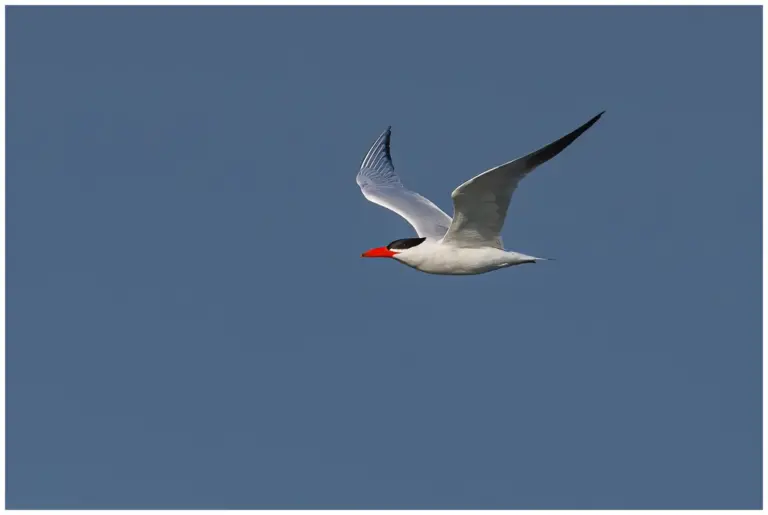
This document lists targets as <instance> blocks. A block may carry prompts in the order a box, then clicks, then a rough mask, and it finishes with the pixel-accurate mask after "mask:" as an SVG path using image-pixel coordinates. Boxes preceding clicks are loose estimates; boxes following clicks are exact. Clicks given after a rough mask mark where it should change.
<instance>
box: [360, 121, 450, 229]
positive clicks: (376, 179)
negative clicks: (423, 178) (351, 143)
mask: <svg viewBox="0 0 768 515" xmlns="http://www.w3.org/2000/svg"><path fill="white" fill-rule="evenodd" d="M391 129H392V128H391V127H389V128H387V130H386V131H384V133H382V135H381V136H379V137H378V139H377V140H376V141H375V142H374V144H373V146H372V147H371V149H370V150H369V151H368V153H367V154H366V155H365V158H364V159H363V163H362V164H361V165H360V171H359V172H358V174H357V184H358V185H359V186H360V190H361V191H362V192H363V195H364V196H365V198H367V199H368V200H370V201H371V202H373V203H375V204H378V205H380V206H382V207H386V208H387V209H389V210H391V211H394V212H395V213H397V214H398V215H400V216H402V217H403V218H405V219H406V220H407V221H408V223H409V224H411V225H412V226H413V228H414V229H416V234H418V235H419V237H422V238H430V239H439V238H442V237H443V236H444V235H445V233H446V232H447V231H448V227H450V225H451V217H450V216H448V215H446V214H445V213H444V212H443V211H442V210H441V209H440V208H439V207H437V206H436V205H434V204H433V203H432V202H430V201H429V200H427V199H426V198H424V197H422V196H421V195H419V194H418V193H416V192H413V191H411V190H409V189H406V188H405V187H404V186H403V183H402V182H400V178H399V177H398V176H397V174H396V173H395V167H394V165H393V164H392V156H391V155H390V152H389V140H390V136H391V134H392V130H391Z"/></svg>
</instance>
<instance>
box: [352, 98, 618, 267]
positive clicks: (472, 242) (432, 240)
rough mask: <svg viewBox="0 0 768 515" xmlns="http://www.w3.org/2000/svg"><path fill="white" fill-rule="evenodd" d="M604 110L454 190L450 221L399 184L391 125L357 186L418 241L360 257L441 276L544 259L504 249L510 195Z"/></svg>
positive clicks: (375, 146) (370, 155)
mask: <svg viewBox="0 0 768 515" xmlns="http://www.w3.org/2000/svg"><path fill="white" fill-rule="evenodd" d="M604 112H605V111H603V112H601V113H600V114H598V115H597V116H595V117H594V118H592V119H591V120H589V121H588V122H587V123H585V124H584V125H582V126H581V127H579V128H578V129H576V130H575V131H573V132H571V133H570V134H567V135H565V136H563V137H562V138H560V139H559V140H557V141H555V142H552V143H550V144H549V145H547V146H545V147H542V148H540V149H539V150H537V151H535V152H531V153H530V154H528V155H527V156H524V157H521V158H518V159H515V160H514V161H510V162H508V163H505V164H503V165H500V166H497V167H495V168H491V169H490V170H488V171H486V172H483V173H481V174H480V175H478V176H477V177H474V178H472V179H470V180H468V181H467V182H465V183H464V184H462V185H461V186H459V187H458V188H456V189H455V190H453V193H452V194H451V198H452V199H453V219H451V217H450V216H448V215H447V214H445V213H444V212H443V211H442V210H441V209H440V208H439V207H437V206H436V205H435V204H433V203H432V202H430V201H429V200H428V199H426V198H424V197H422V196H421V195H419V194H418V193H416V192H413V191H411V190H409V189H407V188H405V187H404V186H403V183H402V182H400V178H399V177H398V176H397V174H396V173H395V167H394V165H393V164H392V156H391V155H390V150H389V144H390V137H391V134H392V127H389V128H387V130H386V131H384V133H383V134H382V135H381V136H379V137H378V139H377V140H376V141H375V142H374V144H373V146H372V147H371V149H370V150H369V151H368V153H367V154H366V155H365V158H364V159H363V163H362V164H361V165H360V171H359V172H358V174H357V184H358V185H359V186H360V189H361V190H362V192H363V195H364V196H365V198H367V199H368V200H370V201H371V202H374V203H376V204H378V205H380V206H382V207H385V208H387V209H390V210H392V211H394V212H395V213H397V214H398V215H400V216H402V217H403V218H405V219H406V220H407V221H408V223H410V224H411V225H412V226H413V228H414V229H416V234H417V235H418V238H405V239H400V240H395V241H393V242H392V243H390V244H389V245H387V246H386V247H376V248H373V249H371V250H368V251H366V252H363V254H362V257H385V258H393V259H395V260H397V261H400V262H401V263H404V264H406V265H408V266H410V267H412V268H415V269H416V270H420V271H422V272H426V273H429V274H442V275H471V274H483V273H486V272H491V271H493V270H498V269H500V268H506V267H509V266H514V265H521V264H523V263H535V262H536V261H546V258H538V257H534V256H527V255H525V254H521V253H519V252H512V251H507V250H504V245H503V244H502V242H501V228H502V226H503V225H504V218H505V217H506V216H507V208H508V207H509V201H510V199H511V198H512V193H514V191H515V189H516V188H517V185H518V184H519V183H520V180H521V179H522V178H523V177H525V176H526V175H528V174H529V173H530V172H532V171H533V170H534V169H535V168H536V167H537V166H539V165H541V164H544V163H546V162H547V161H549V160H550V159H552V158H553V157H555V156H556V155H557V154H559V153H560V152H562V151H563V149H565V148H566V147H567V146H568V145H570V144H571V143H573V142H574V141H576V138H578V137H579V136H581V135H582V134H583V133H584V132H585V131H586V130H587V129H589V128H590V127H592V125H594V124H595V122H597V120H599V119H600V117H601V116H602V115H603V113H604Z"/></svg>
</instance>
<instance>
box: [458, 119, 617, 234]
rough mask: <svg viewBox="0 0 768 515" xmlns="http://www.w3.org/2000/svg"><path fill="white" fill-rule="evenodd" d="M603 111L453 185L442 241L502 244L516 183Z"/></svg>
mask: <svg viewBox="0 0 768 515" xmlns="http://www.w3.org/2000/svg"><path fill="white" fill-rule="evenodd" d="M603 112H605V111H603ZM602 115H603V113H600V114H598V115H597V116H595V117H594V118H592V119H591V120H589V121H588V122H587V123H585V124H584V125H582V126H581V127H579V128H578V129H576V130H575V131H573V132H571V133H569V134H567V135H565V136H563V137H562V138H560V139H558V140H557V141H554V142H552V143H550V144H549V145H546V146H544V147H542V148H540V149H539V150H537V151H535V152H531V153H530V154H528V155H526V156H523V157H521V158H519V159H515V160H514V161H510V162H508V163H505V164H503V165H501V166H497V167H495V168H492V169H490V170H488V171H486V172H484V173H481V174H480V175H478V176H477V177H474V178H472V179H470V180H468V181H467V182H465V183H464V184H462V185H461V186H459V187H458V188H456V189H455V190H454V191H453V193H452V194H451V198H452V199H453V223H452V224H451V227H450V229H448V233H447V234H446V235H445V238H444V239H443V241H444V242H445V243H450V244H453V245H457V246H462V247H482V246H492V247H496V248H500V249H501V248H503V243H502V241H501V229H502V227H503V226H504V219H505V218H506V216H507V209H508V208H509V201H510V200H511V199H512V194H513V193H514V191H515V189H516V188H517V185H518V184H519V183H520V181H521V180H522V179H523V177H525V176H526V175H528V174H529V173H530V172H532V171H533V170H534V169H535V168H536V167H537V166H539V165H541V164H543V163H545V162H547V161H549V160H550V159H552V158H553V157H555V156H556V155H557V154H559V153H560V152H562V151H563V150H564V149H565V148H566V147H567V146H568V145H570V144H571V143H573V142H574V141H575V140H576V138H578V137H579V136H581V135H582V134H583V133H584V132H585V131H586V130H587V129H589V128H590V127H592V125H594V124H595V122H597V120H599V119H600V117H601V116H602Z"/></svg>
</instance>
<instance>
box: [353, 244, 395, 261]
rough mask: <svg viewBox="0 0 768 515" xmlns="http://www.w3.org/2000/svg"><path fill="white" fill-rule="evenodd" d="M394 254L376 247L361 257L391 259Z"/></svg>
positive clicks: (383, 248)
mask: <svg viewBox="0 0 768 515" xmlns="http://www.w3.org/2000/svg"><path fill="white" fill-rule="evenodd" d="M394 255H395V253H394V252H392V251H391V250H389V249H388V248H387V247H376V248H375V249H371V250H366V251H365V252H363V255H362V256H361V257H387V258H391V257H392V256H394Z"/></svg>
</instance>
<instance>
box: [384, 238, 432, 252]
mask: <svg viewBox="0 0 768 515" xmlns="http://www.w3.org/2000/svg"><path fill="white" fill-rule="evenodd" d="M424 240H426V238H405V239H403V240H395V241H393V242H392V243H390V244H389V245H387V248H388V249H389V250H405V249H410V248H411V247H415V246H416V245H418V244H420V243H421V242H423V241H424Z"/></svg>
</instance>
